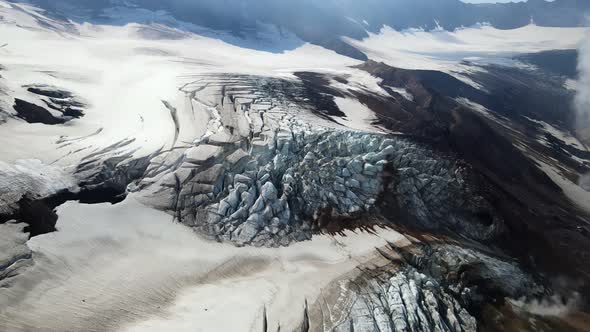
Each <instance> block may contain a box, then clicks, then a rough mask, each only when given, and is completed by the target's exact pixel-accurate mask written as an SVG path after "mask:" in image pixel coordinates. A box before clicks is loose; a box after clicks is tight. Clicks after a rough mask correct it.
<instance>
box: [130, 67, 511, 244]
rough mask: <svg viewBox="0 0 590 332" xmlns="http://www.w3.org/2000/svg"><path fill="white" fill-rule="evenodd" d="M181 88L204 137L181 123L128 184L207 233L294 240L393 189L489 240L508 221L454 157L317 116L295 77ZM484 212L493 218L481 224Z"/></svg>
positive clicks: (422, 218)
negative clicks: (171, 143) (175, 137)
mask: <svg viewBox="0 0 590 332" xmlns="http://www.w3.org/2000/svg"><path fill="white" fill-rule="evenodd" d="M182 91H183V92H184V93H185V94H186V95H187V98H189V100H190V101H189V102H190V105H191V110H192V112H194V117H195V119H194V120H191V119H185V121H195V122H197V123H198V122H200V123H202V124H203V125H204V126H205V127H203V128H202V129H201V131H200V132H201V133H203V132H205V133H206V134H205V135H199V136H196V137H195V136H194V135H195V133H194V132H192V133H191V132H187V131H186V130H184V129H183V128H181V129H180V133H179V135H180V137H181V138H182V139H181V140H179V142H178V144H176V146H175V147H174V148H173V149H172V150H170V151H162V152H161V153H159V154H157V156H156V157H155V158H153V159H151V161H150V162H149V165H148V166H147V168H146V170H145V174H144V176H143V179H142V180H141V181H139V182H138V183H136V184H133V185H132V186H131V187H130V190H132V191H139V192H140V195H142V196H143V201H144V202H146V203H148V204H150V205H152V206H155V207H157V208H160V209H163V210H166V211H169V212H170V213H171V214H173V215H174V216H175V218H176V219H177V220H178V221H180V222H182V223H183V224H185V225H187V226H190V227H192V228H193V229H195V230H196V231H197V232H199V233H201V234H203V235H206V236H208V237H209V238H211V239H215V240H221V241H230V242H234V243H236V244H238V245H255V246H271V247H273V246H286V245H288V244H290V243H291V242H294V241H303V240H309V239H310V238H311V236H312V233H313V232H316V231H326V230H328V231H330V227H329V226H330V223H331V220H342V222H341V224H342V225H343V226H341V227H346V226H345V225H347V224H350V227H354V226H352V225H354V222H353V221H354V220H357V219H367V217H368V218H369V219H371V218H370V216H371V215H372V214H375V213H377V212H378V209H379V207H378V202H379V201H380V200H382V199H383V195H388V194H389V195H390V194H393V195H394V196H395V197H396V200H397V202H396V204H398V205H399V208H400V209H402V210H404V211H407V214H408V215H410V216H411V218H412V219H414V220H415V221H416V222H417V223H418V224H419V225H420V226H422V227H424V228H427V229H433V230H436V229H439V228H443V227H445V226H449V227H453V228H454V229H458V230H460V231H463V232H464V234H465V235H466V236H469V237H471V238H476V239H486V238H489V237H490V236H493V235H494V234H495V233H496V232H497V231H498V230H499V228H500V227H501V223H502V221H501V219H500V218H498V217H495V216H494V215H493V213H492V212H489V211H491V207H490V206H489V204H488V203H487V202H486V201H485V199H483V198H481V197H479V196H477V195H475V194H473V193H471V191H470V190H469V188H468V186H467V185H466V183H465V180H464V179H463V175H462V174H463V169H462V168H461V167H459V166H457V165H456V164H455V162H452V161H450V160H447V159H445V158H442V157H440V156H438V155H436V154H435V153H434V152H432V151H431V150H430V149H428V148H426V147H424V146H421V145H420V144H417V143H413V142H411V141H410V140H408V139H406V138H403V137H401V136H391V135H385V134H377V133H372V132H363V131H356V130H351V129H349V128H346V127H343V126H341V125H339V124H337V123H335V122H333V121H330V119H329V118H327V119H326V118H324V119H322V118H320V117H318V116H317V115H316V114H317V113H318V112H320V114H321V110H318V109H317V108H315V107H314V105H310V104H309V103H308V102H307V95H306V91H305V89H304V88H303V87H302V86H301V83H300V82H298V81H295V80H288V79H278V78H268V77H258V76H241V75H223V74H218V75H204V76H202V77H200V78H199V80H197V81H195V82H193V83H189V84H187V85H185V86H184V87H183V88H182ZM314 113H316V114H314ZM191 134H192V135H193V136H191ZM481 211H484V212H486V213H488V212H489V213H490V215H491V216H492V218H493V220H492V222H491V223H490V224H489V225H484V224H481V223H478V222H474V220H475V217H474V216H475V215H476V214H477V213H478V212H481Z"/></svg>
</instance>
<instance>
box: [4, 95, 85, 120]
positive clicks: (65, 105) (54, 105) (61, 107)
mask: <svg viewBox="0 0 590 332" xmlns="http://www.w3.org/2000/svg"><path fill="white" fill-rule="evenodd" d="M23 88H26V93H28V94H29V95H30V96H31V100H33V99H35V100H38V103H37V104H35V103H33V102H30V101H26V100H23V99H19V98H15V99H14V105H13V108H14V111H15V112H16V114H15V115H16V117H18V118H21V119H23V120H25V121H26V122H28V123H42V124H46V125H57V124H64V123H66V122H68V121H70V120H72V119H76V118H80V117H82V116H83V115H84V111H83V109H84V108H85V107H86V104H85V103H84V102H82V101H81V100H80V98H78V97H76V96H74V95H73V94H72V93H71V92H69V91H65V90H61V89H59V88H56V87H52V86H48V85H27V86H24V87H23ZM40 104H45V106H46V107H47V108H46V107H43V106H40ZM0 122H1V121H0Z"/></svg>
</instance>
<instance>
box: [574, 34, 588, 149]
mask: <svg viewBox="0 0 590 332" xmlns="http://www.w3.org/2000/svg"><path fill="white" fill-rule="evenodd" d="M578 73H579V78H578V84H577V93H576V99H575V106H576V131H577V133H578V135H579V136H580V137H581V138H582V139H583V140H585V141H586V142H588V141H589V140H590V35H588V36H587V37H586V39H585V40H584V41H583V42H582V44H581V46H580V48H579V56H578Z"/></svg>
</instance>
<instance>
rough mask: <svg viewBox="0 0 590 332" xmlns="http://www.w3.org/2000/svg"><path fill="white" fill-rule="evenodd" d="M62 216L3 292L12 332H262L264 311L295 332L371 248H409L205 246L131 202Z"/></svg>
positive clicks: (378, 239)
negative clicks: (325, 291)
mask: <svg viewBox="0 0 590 332" xmlns="http://www.w3.org/2000/svg"><path fill="white" fill-rule="evenodd" d="M58 215H59V217H60V219H59V221H58V224H57V228H58V232H55V233H51V234H46V235H43V236H39V237H36V238H34V239H32V240H31V241H29V244H28V245H29V247H30V248H31V249H32V250H33V253H34V254H33V255H34V257H35V266H34V267H32V268H31V270H30V272H29V273H27V274H25V275H23V276H22V277H21V278H19V279H17V280H16V281H15V282H14V284H13V287H10V288H8V289H3V290H1V291H0V292H1V294H2V296H0V309H2V310H0V326H4V327H6V328H8V331H14V330H16V331H20V330H27V329H28V328H30V327H38V326H43V327H44V328H45V329H47V330H50V331H66V330H67V331H104V330H119V331H195V328H197V330H199V329H200V330H201V331H247V330H253V331H260V330H262V322H263V316H262V314H263V310H264V308H265V306H266V308H267V315H268V317H269V326H277V325H278V324H280V325H281V327H282V329H286V330H293V329H294V328H296V326H297V324H299V323H300V322H301V318H302V315H303V307H304V304H305V300H306V299H307V300H309V301H310V302H312V301H313V300H315V299H316V298H317V297H318V296H319V295H320V292H321V289H322V288H323V287H324V286H325V285H327V284H328V283H329V282H330V281H332V280H333V279H336V278H338V277H339V276H341V275H343V274H345V273H347V272H350V271H352V270H353V269H355V267H356V266H357V264H359V263H362V262H365V261H369V260H370V259H371V258H374V257H375V255H376V253H375V251H374V248H375V247H381V246H385V245H386V244H387V241H389V242H392V243H397V244H399V245H400V246H403V245H406V244H408V242H407V240H406V239H405V238H404V237H403V236H401V235H399V234H398V233H396V232H394V231H391V230H378V231H377V234H376V235H371V234H368V233H357V234H353V233H350V232H348V233H347V235H348V236H327V235H324V236H318V237H315V238H314V239H313V240H312V241H311V242H302V243H298V244H295V245H292V246H290V247H287V248H279V249H276V248H275V249H255V248H238V247H235V246H233V245H231V244H219V243H215V242H210V241H207V240H204V239H201V238H199V237H198V236H197V235H196V234H195V233H194V232H192V231H191V230H189V229H188V228H186V227H184V226H182V225H180V224H176V223H173V222H172V217H171V216H169V215H168V214H165V213H163V212H158V211H156V210H153V209H150V208H148V207H146V206H143V205H141V203H138V202H137V201H136V200H135V198H134V197H133V196H130V197H128V198H127V200H126V201H125V202H123V203H121V204H118V205H114V206H112V205H110V204H99V205H83V204H79V203H75V202H70V203H66V204H65V205H63V206H61V207H60V208H59V209H58ZM297 308H299V310H298V309H297ZM55 317H60V318H59V319H55ZM255 327H259V328H255Z"/></svg>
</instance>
